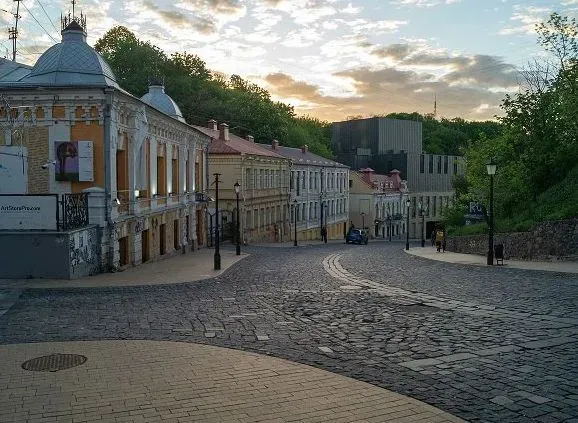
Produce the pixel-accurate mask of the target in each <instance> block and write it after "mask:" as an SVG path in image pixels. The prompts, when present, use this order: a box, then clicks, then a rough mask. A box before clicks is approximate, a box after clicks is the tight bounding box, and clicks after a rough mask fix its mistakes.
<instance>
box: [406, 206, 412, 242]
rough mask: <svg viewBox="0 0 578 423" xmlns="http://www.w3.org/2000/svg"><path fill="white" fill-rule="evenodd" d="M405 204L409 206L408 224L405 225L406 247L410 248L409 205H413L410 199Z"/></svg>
mask: <svg viewBox="0 0 578 423" xmlns="http://www.w3.org/2000/svg"><path fill="white" fill-rule="evenodd" d="M405 206H406V208H407V224H406V225H405V226H406V228H405V232H406V238H405V249H406V250H409V206H411V201H410V200H409V199H408V200H407V201H406V202H405Z"/></svg>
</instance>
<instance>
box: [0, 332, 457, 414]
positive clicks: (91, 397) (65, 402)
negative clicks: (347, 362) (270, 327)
mask: <svg viewBox="0 0 578 423" xmlns="http://www.w3.org/2000/svg"><path fill="white" fill-rule="evenodd" d="M53 353H61V354H79V355H83V356H85V357H86V358H87V360H86V362H85V363H84V364H81V365H80V366H77V367H72V368H69V369H66V370H61V371H56V372H33V371H27V370H24V369H23V368H22V367H21V364H22V362H24V361H26V360H29V359H32V358H35V357H37V356H45V355H49V354H53ZM0 356H1V357H2V360H1V361H0V386H1V387H2V389H0V421H1V422H5V423H8V422H30V423H32V422H70V423H74V422H91V421H98V422H160V421H162V422H167V423H170V422H231V423H235V422H237V423H241V422H268V423H269V422H291V421H293V422H334V423H338V422H343V423H350V422H366V423H369V422H380V423H381V422H383V423H386V422H396V423H404V422H406V423H410V422H424V423H426V422H431V423H451V422H454V423H459V422H463V420H461V419H458V418H457V417H454V416H452V415H450V414H448V413H445V412H443V411H441V410H439V409H437V408H435V407H432V406H430V405H427V404H424V403H422V402H420V401H417V400H414V399H411V398H408V397H405V396H403V395H399V394H396V393H394V392H391V391H388V390H385V389H382V388H378V387H376V386H373V385H370V384H368V383H364V382H360V381H356V380H354V379H350V378H347V377H344V376H339V375H336V374H333V373H330V372H326V371H324V370H319V369H315V368H313V367H309V366H305V365H302V364H296V363H292V362H289V361H286V360H281V359H277V358H272V357H268V356H265V355H259V354H252V353H247V352H242V351H236V350H231V349H225V348H218V347H212V346H207V345H198V344H184V343H175V342H155V341H100V342H92V341H89V342H64V343H39V344H15V345H6V346H0Z"/></svg>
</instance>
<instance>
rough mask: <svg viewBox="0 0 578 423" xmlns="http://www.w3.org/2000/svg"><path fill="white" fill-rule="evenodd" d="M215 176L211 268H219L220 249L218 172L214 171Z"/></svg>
mask: <svg viewBox="0 0 578 423" xmlns="http://www.w3.org/2000/svg"><path fill="white" fill-rule="evenodd" d="M213 175H214V176H215V255H214V257H213V268H214V269H215V270H221V250H220V244H219V182H220V181H219V176H221V174H220V173H214V174H213Z"/></svg>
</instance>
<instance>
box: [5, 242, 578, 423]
mask: <svg viewBox="0 0 578 423" xmlns="http://www.w3.org/2000/svg"><path fill="white" fill-rule="evenodd" d="M243 252H247V253H249V254H250V256H249V257H247V258H245V259H243V260H242V261H240V262H238V263H237V264H235V265H234V266H233V267H231V268H230V269H229V270H228V271H226V272H225V273H223V274H222V275H220V276H218V277H216V278H214V279H206V280H201V281H196V282H192V283H181V284H173V285H157V286H129V287H111V288H70V289H28V290H22V291H21V292H18V290H16V289H14V288H12V289H11V290H9V291H8V290H6V291H4V293H3V294H2V292H0V300H2V301H0V343H1V344H15V343H28V342H53V341H80V340H104V339H123V340H162V341H179V342H191V343H201V344H209V345H214V346H222V347H228V348H234V349H239V350H244V351H250V352H258V353H261V354H267V355H271V356H275V357H279V358H284V359H288V360H291V361H294V362H299V363H303V364H309V365H312V366H315V367H318V368H321V369H325V370H329V371H331V372H334V373H338V374H341V375H345V376H350V377H353V378H355V379H358V380H361V381H365V382H369V383H371V384H374V385H377V386H380V387H383V388H387V389H390V390H392V391H395V392H398V393H400V394H404V395H407V396H410V397H412V398H415V399H418V400H421V401H424V402H426V403H428V404H430V405H433V406H435V407H438V408H440V409H442V410H444V411H447V412H449V413H451V414H454V415H455V416H458V417H461V418H462V419H465V420H468V421H472V422H578V313H577V310H578V277H577V275H576V274H564V273H553V272H542V271H529V270H517V269H508V268H504V267H491V268H490V267H488V268H484V267H472V266H463V265H454V264H450V263H442V262H434V261H431V260H426V259H422V258H419V257H415V256H411V255H407V254H405V253H404V251H403V245H402V243H397V242H393V243H387V242H374V243H370V244H369V245H367V246H350V245H345V244H331V243H330V244H327V245H315V246H308V247H299V248H261V247H247V248H244V251H243ZM18 294H20V296H19V297H18ZM8 302H10V303H8ZM12 304H13V305H12ZM9 305H12V307H11V308H9Z"/></svg>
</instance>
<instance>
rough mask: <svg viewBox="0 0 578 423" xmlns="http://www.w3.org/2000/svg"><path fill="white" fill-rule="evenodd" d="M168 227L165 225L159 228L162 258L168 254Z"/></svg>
mask: <svg viewBox="0 0 578 423" xmlns="http://www.w3.org/2000/svg"><path fill="white" fill-rule="evenodd" d="M166 242H167V226H166V225H165V224H164V223H163V224H162V225H161V226H159V245H160V253H161V256H163V255H165V254H166V253H167V244H166Z"/></svg>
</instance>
